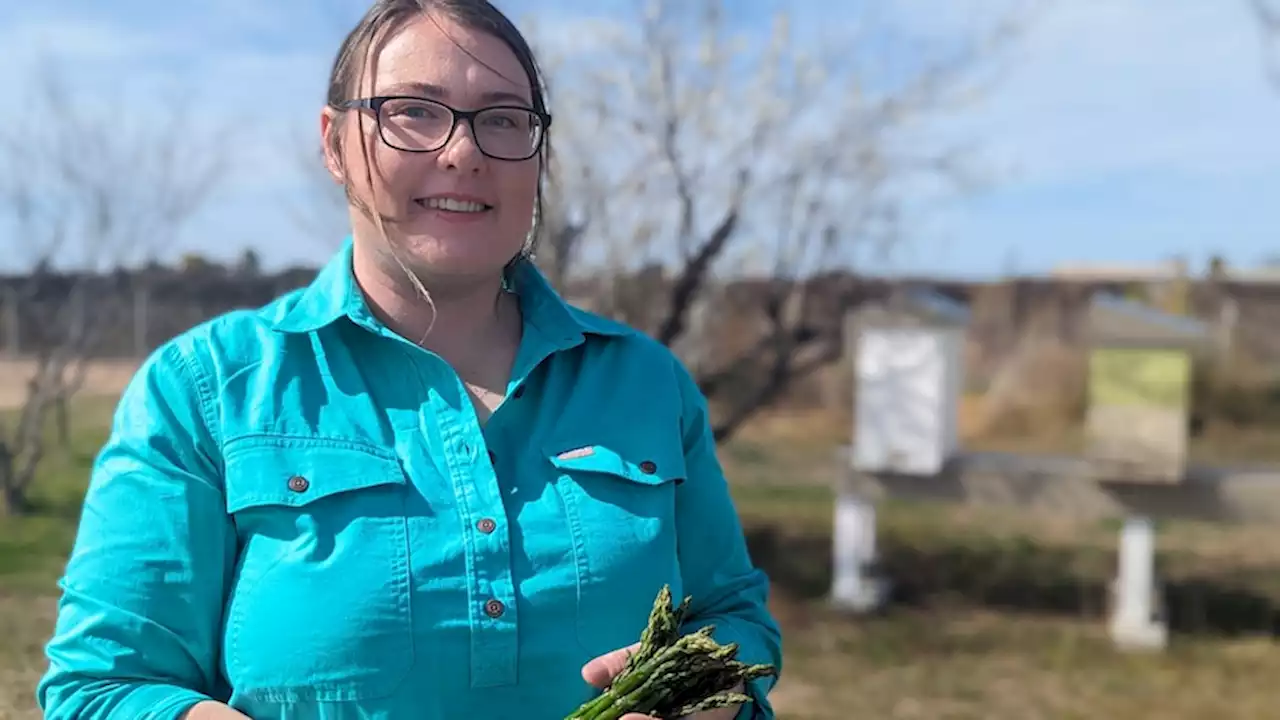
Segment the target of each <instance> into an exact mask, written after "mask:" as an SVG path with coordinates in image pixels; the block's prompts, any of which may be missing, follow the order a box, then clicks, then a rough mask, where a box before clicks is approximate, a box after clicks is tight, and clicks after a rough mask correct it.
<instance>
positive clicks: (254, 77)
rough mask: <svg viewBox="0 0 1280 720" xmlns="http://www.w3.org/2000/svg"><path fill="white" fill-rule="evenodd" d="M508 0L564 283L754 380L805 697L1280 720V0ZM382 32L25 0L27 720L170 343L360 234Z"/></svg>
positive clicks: (5, 699) (905, 709) (785, 693)
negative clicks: (545, 142) (61, 605)
mask: <svg viewBox="0 0 1280 720" xmlns="http://www.w3.org/2000/svg"><path fill="white" fill-rule="evenodd" d="M498 4H499V6H500V7H502V8H503V9H504V10H506V11H507V12H508V13H509V14H510V15H511V16H512V17H513V19H515V20H517V21H518V24H519V25H520V27H521V28H522V29H523V30H524V31H525V32H526V33H527V35H528V37H529V38H530V40H531V41H532V43H533V44H534V46H535V49H536V50H537V51H538V53H539V56H540V61H541V63H542V65H543V66H544V69H545V70H546V71H547V72H548V74H549V78H550V91H551V103H552V111H553V113H554V114H555V116H556V121H555V124H554V126H553V130H552V133H551V137H552V142H553V144H554V148H555V153H556V157H555V167H554V172H555V176H554V183H553V184H552V185H551V187H550V188H549V190H550V194H551V199H552V204H551V217H550V218H549V222H548V223H547V227H546V229H545V232H544V236H543V237H542V238H541V245H540V250H539V254H538V261H539V263H540V264H541V265H542V266H543V267H544V269H545V270H546V272H547V273H548V275H549V276H550V277H551V278H552V279H553V281H554V282H555V283H556V284H557V285H558V286H559V287H560V288H561V290H562V291H563V292H564V293H565V294H566V295H567V296H568V297H569V298H570V299H571V300H573V301H574V302H577V303H579V304H581V305H583V306H585V307H589V308H591V309H594V310H597V311H599V312H602V313H605V314H608V315H610V316H613V317H617V318H619V319H622V320H625V321H627V322H630V323H632V324H634V325H636V326H637V327H639V328H641V329H643V330H645V331H646V332H649V333H651V334H652V335H653V336H654V337H656V338H658V339H660V340H661V341H662V342H664V343H667V344H668V345H670V346H671V347H673V348H674V349H675V350H676V351H677V352H678V353H679V354H680V356H681V357H682V358H683V359H684V360H685V361H686V362H687V363H688V364H689V366H690V367H691V368H692V369H693V370H694V372H695V374H696V375H697V377H698V379H699V381H700V383H701V384H702V387H703V389H704V390H705V392H706V393H707V395H708V396H709V398H710V399H711V402H712V405H713V407H714V410H715V422H716V429H717V438H718V440H719V441H720V443H721V445H720V455H721V458H722V460H723V462H724V464H725V466H726V469H727V471H728V473H729V475H730V478H731V483H732V485H733V490H734V494H735V497H736V498H737V501H738V503H739V510H740V513H741V515H742V517H743V521H744V526H745V528H746V531H747V534H748V539H749V541H750V544H751V550H752V554H753V557H754V558H755V559H756V561H757V562H758V563H759V564H760V565H761V566H762V567H764V568H765V569H766V570H767V571H768V572H769V574H770V577H771V578H772V580H773V595H772V600H771V602H772V604H773V606H774V609H775V612H776V613H777V615H778V617H779V619H780V620H781V622H782V623H783V625H784V630H785V638H786V670H785V675H784V679H783V681H782V682H781V683H780V684H779V686H778V688H777V690H776V694H775V704H776V708H777V710H778V711H779V713H780V716H781V717H784V718H796V719H800V718H811V719H815V720H816V719H819V718H821V719H824V720H825V719H828V718H831V719H834V718H850V717H882V718H890V717H891V718H921V719H924V718H929V719H932V718H983V719H991V720H1005V719H1009V720H1013V719H1017V720H1030V719H1032V718H1086V717H1088V718H1095V717H1103V718H1162V719H1177V718H1206V717H1214V718H1263V717H1273V716H1274V712H1275V710H1274V707H1273V706H1274V698H1275V697H1276V695H1275V689H1274V683H1275V680H1274V678H1275V677H1276V675H1277V673H1278V672H1280V648H1278V647H1277V646H1276V644H1275V642H1274V637H1275V635H1276V633H1277V632H1280V610H1278V609H1277V602H1280V580H1277V578H1280V531H1277V530H1275V528H1276V527H1277V525H1276V522H1275V521H1276V520H1277V519H1278V518H1280V374H1278V373H1277V370H1280V3H1275V2H1274V1H1272V2H1271V3H1270V4H1269V3H1268V0H1110V1H1108V2H1101V1H1080V0H947V1H946V2H941V1H940V0H850V1H848V2H841V3H835V2H831V3H827V2H820V1H819V0H794V1H793V2H784V1H783V0H736V1H735V2H732V3H730V2H712V1H710V0H696V1H693V2H683V3H675V2H668V3H666V4H663V3H660V2H648V3H641V2H631V1H630V0H554V1H543V2H533V0H502V1H500V2H499V3H498ZM366 7H367V3H364V2H358V1H357V0H316V1H315V2H300V1H298V0H287V1H280V2H271V3H265V2H250V1H249V0H210V1H209V2H204V3H194V4H185V3H161V2H156V1H155V0H150V1H148V0H112V1H111V2H97V1H93V2H91V1H90V0H49V1H48V2H44V3H6V4H4V5H3V6H0V56H2V57H3V59H4V62H3V63H0V65H3V69H0V73H3V77H4V86H5V92H4V93H3V96H2V97H0V637H3V638H5V641H4V642H3V643H0V718H9V717H12V718H34V717H38V716H39V714H38V712H37V711H36V709H35V706H34V694H33V693H34V686H35V682H36V680H37V679H38V677H39V675H40V673H41V672H43V669H44V657H43V655H42V649H43V643H44V642H45V640H46V639H47V636H48V633H49V632H50V629H51V623H52V618H53V613H54V602H55V600H56V586H55V582H56V580H57V577H58V575H59V573H60V572H61V568H62V564H63V562H64V560H65V556H66V553H67V551H68V549H69V547H70V542H71V539H72V537H73V535H74V532H75V525H76V522H77V518H78V513H79V503H80V500H81V498H82V496H83V491H84V483H85V480H86V477H87V472H88V467H89V465H90V463H91V462H92V460H93V456H94V453H95V452H96V450H97V447H98V445H99V444H100V443H101V441H102V439H103V437H104V435H105V432H106V425H107V422H108V421H109V417H110V413H111V409H112V407H113V403H114V400H115V397H116V395H117V394H118V393H119V392H120V390H121V389H122V387H123V385H124V383H125V382H127V381H128V379H129V377H130V376H131V374H132V372H133V371H134V370H135V369H136V367H137V365H138V362H139V361H140V359H141V358H143V357H145V356H146V355H147V354H148V353H149V352H151V351H152V350H153V349H154V348H155V347H157V346H158V345H159V344H160V343H162V342H164V341H165V340H167V339H168V338H170V337H172V336H173V335H175V334H177V333H179V332H182V331H183V330H185V329H187V328H189V327H191V326H192V325H195V324H197V323H200V322H203V321H204V320H207V319H209V318H212V317H214V316H216V315H217V314H219V313H222V312H226V311H229V310H232V309H235V308H242V307H254V306H258V305H261V304H264V303H267V302H269V301H270V300H272V299H273V298H275V297H277V296H278V295H280V294H282V293H286V292H289V291H291V290H294V289H296V288H299V287H302V286H303V285H305V284H306V283H307V282H308V281H309V280H310V279H311V278H312V276H313V275H314V273H315V271H316V269H317V268H318V267H319V266H320V265H321V264H322V263H323V262H324V261H325V260H326V259H327V257H328V255H329V254H330V253H331V252H333V251H334V250H335V249H336V248H337V247H338V245H339V243H340V242H341V241H342V239H343V238H344V236H345V234H346V232H347V217H346V208H345V205H344V203H343V199H342V197H341V195H340V193H339V191H338V189H337V188H336V187H335V186H334V185H333V184H332V183H331V182H330V181H329V179H328V176H327V174H326V173H325V172H324V170H323V167H322V165H321V162H320V154H319V144H318V132H319V124H318V114H319V110H320V107H321V104H322V101H323V95H324V90H325V83H326V78H327V75H328V71H329V66H330V64H331V63H332V59H333V55H334V54H335V52H336V50H337V48H338V45H339V43H340V42H341V40H342V37H343V36H344V35H345V33H346V32H347V31H348V30H349V29H350V28H351V27H352V26H353V25H354V24H355V22H356V20H357V19H358V18H359V16H360V14H361V13H362V12H363V11H364V10H365V9H366Z"/></svg>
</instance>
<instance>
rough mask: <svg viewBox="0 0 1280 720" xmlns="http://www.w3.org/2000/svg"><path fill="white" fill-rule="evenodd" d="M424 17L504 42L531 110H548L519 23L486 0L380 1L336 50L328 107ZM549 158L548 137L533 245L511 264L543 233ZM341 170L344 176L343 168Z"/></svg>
mask: <svg viewBox="0 0 1280 720" xmlns="http://www.w3.org/2000/svg"><path fill="white" fill-rule="evenodd" d="M424 13H426V14H430V13H439V14H441V15H444V16H445V17H448V18H449V19H451V20H453V21H454V22H457V23H458V24H459V25H462V26H463V27H466V28H470V29H472V30H476V31H479V32H484V33H488V34H490V35H493V36H494V37H496V38H498V39H499V40H501V41H502V42H503V43H505V44H506V46H507V47H508V48H510V49H511V52H513V53H514V54H515V56H516V59H517V60H518V61H519V62H520V66H521V67H522V68H524V72H525V74H526V75H527V76H528V80H529V87H530V89H531V91H532V98H533V109H534V110H536V111H538V112H540V113H546V112H547V100H546V95H547V91H546V85H545V81H544V77H543V75H542V72H541V71H540V70H539V68H538V63H537V61H536V60H535V58H534V55H533V49H532V48H531V47H530V46H529V43H528V41H527V40H525V37H524V35H523V34H521V32H520V30H519V29H517V28H516V26H515V24H514V23H512V22H511V20H510V19H509V18H508V17H507V16H506V15H504V14H503V12H502V11H501V10H499V9H498V8H496V7H494V6H493V4H492V3H490V2H488V0H376V2H374V3H373V5H372V6H371V7H370V8H369V9H368V11H366V12H365V14H364V17H362V18H361V19H360V22H359V23H357V24H356V26H355V28H353V29H352V30H351V32H350V33H348V34H347V37H346V39H345V40H343V42H342V45H341V46H340V47H339V49H338V54H337V57H335V58H334V61H333V68H332V70H331V72H330V74H329V89H328V93H327V97H326V102H327V103H328V104H329V106H330V107H334V108H337V107H338V106H339V105H340V104H341V103H343V102H345V101H346V100H348V99H350V98H351V96H352V94H353V93H354V92H356V91H357V89H358V88H359V86H360V80H361V75H362V74H363V71H364V68H365V66H366V64H367V62H368V59H369V57H370V55H371V53H372V51H373V48H374V46H375V44H376V43H377V42H378V41H379V40H380V39H381V38H383V37H385V36H386V35H387V34H389V33H392V32H395V31H396V30H397V29H399V28H400V27H401V26H403V25H404V24H405V23H406V22H408V21H409V20H410V19H412V18H414V17H418V16H421V15H423V14H424ZM330 142H332V143H334V147H333V149H334V150H335V151H336V150H338V149H339V145H340V138H339V135H338V133H332V135H331V137H330ZM550 157H551V140H550V137H549V136H548V137H544V138H543V141H542V147H541V148H540V149H539V151H538V158H539V173H538V186H537V197H536V198H535V203H534V217H533V223H534V224H533V227H532V229H531V232H530V234H529V241H528V242H527V243H526V244H525V246H524V248H523V249H522V250H521V252H520V254H519V255H517V256H516V258H514V259H513V260H512V262H513V264H514V263H515V262H516V261H519V260H521V259H524V258H528V257H529V256H531V255H532V253H533V250H534V247H535V246H536V241H537V239H538V237H539V236H540V235H541V226H542V218H544V217H546V213H545V212H544V208H543V203H544V190H543V187H544V185H545V183H546V180H547V175H548V173H549V168H550V163H549V160H550ZM343 172H344V173H345V172H346V170H345V168H344V169H343ZM370 184H371V185H372V183H370ZM347 188H348V189H347V198H348V200H350V201H351V202H353V203H356V204H357V205H358V206H359V205H360V203H359V202H358V201H357V200H356V198H354V197H353V196H352V195H351V191H350V183H348V185H347ZM361 209H363V210H364V211H365V212H366V213H369V214H370V215H372V216H373V217H374V218H375V219H376V221H378V222H379V226H381V220H382V218H380V217H378V216H377V215H376V214H374V212H373V210H372V208H367V207H362V208H361Z"/></svg>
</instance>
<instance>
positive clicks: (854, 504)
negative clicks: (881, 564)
mask: <svg viewBox="0 0 1280 720" xmlns="http://www.w3.org/2000/svg"><path fill="white" fill-rule="evenodd" d="M833 544H834V547H833V548H832V550H833V555H832V557H833V560H834V563H833V565H834V567H833V568H832V582H831V601H832V603H833V604H834V605H836V606H837V607H839V608H841V609H845V610H852V611H855V612H869V611H873V610H877V609H879V608H880V607H881V606H882V605H884V602H885V600H886V599H887V595H888V584H887V583H886V582H885V581H884V580H882V579H880V578H877V577H875V576H874V575H873V574H872V568H873V565H874V563H875V561H876V508H875V505H874V504H873V503H872V502H871V501H869V500H867V499H866V498H865V497H863V496H862V495H860V494H859V493H857V492H854V491H853V490H852V489H851V488H849V487H847V486H844V484H842V487H840V489H839V491H838V492H837V494H836V509H835V531H834V533H833Z"/></svg>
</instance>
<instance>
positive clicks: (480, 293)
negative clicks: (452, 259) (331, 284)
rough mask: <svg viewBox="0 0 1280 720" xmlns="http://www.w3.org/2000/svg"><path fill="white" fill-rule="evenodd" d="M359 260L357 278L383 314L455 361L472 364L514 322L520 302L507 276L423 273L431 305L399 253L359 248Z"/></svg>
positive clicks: (415, 339) (410, 335) (401, 332)
mask: <svg viewBox="0 0 1280 720" xmlns="http://www.w3.org/2000/svg"><path fill="white" fill-rule="evenodd" d="M353 265H354V267H353V270H354V272H355V277H356V282H357V283H358V284H359V285H360V288H361V289H362V290H363V291H364V294H365V297H366V299H367V301H368V303H369V306H370V308H371V309H372V310H373V313H374V314H375V315H376V316H377V317H378V319H379V320H381V321H382V322H383V323H385V324H386V325H387V327H388V328H390V329H391V331H392V332H395V333H396V334H398V335H400V336H402V337H404V338H406V339H407V340H409V341H411V342H413V343H415V344H418V345H421V346H422V347H424V348H426V349H427V350H431V351H432V352H435V353H437V354H439V355H440V356H442V357H443V358H445V360H446V361H448V362H450V363H451V364H454V365H468V364H470V363H471V361H472V359H473V358H474V357H475V355H476V354H477V353H479V352H480V351H481V350H483V348H485V347H488V346H492V344H493V343H494V341H495V339H496V338H500V337H503V336H504V335H505V333H506V332H508V331H509V330H510V329H511V328H512V327H513V324H512V322H511V316H512V311H513V309H514V306H515V303H514V302H513V301H512V299H510V298H509V297H508V296H507V294H506V293H504V292H503V291H502V278H501V277H493V278H485V279H475V278H468V279H465V280H453V281H446V280H444V279H440V278H431V277H421V276H420V278H419V279H420V280H422V284H423V286H424V287H426V288H427V291H428V292H429V293H430V295H431V304H428V303H427V300H426V299H425V298H424V297H422V294H421V293H420V292H419V291H418V289H417V287H416V286H415V285H414V284H413V281H412V280H410V279H409V277H408V276H407V275H406V274H405V272H404V270H402V269H401V268H400V266H399V265H398V264H397V263H396V262H395V260H394V259H393V258H386V259H385V260H384V259H382V258H378V257H375V256H374V255H373V253H369V252H359V251H357V252H356V253H355V257H354V258H353ZM433 305H434V308H435V309H434V312H433V310H432V306H433ZM428 331H429V332H428Z"/></svg>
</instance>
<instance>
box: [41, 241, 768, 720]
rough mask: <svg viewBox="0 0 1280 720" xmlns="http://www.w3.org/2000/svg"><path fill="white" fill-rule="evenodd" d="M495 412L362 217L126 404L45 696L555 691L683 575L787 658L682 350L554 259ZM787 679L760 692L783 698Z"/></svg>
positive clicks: (64, 601) (449, 705) (198, 330)
mask: <svg viewBox="0 0 1280 720" xmlns="http://www.w3.org/2000/svg"><path fill="white" fill-rule="evenodd" d="M512 290H513V291H514V292H516V293H518V295H519V298H520V302H521V307H522V310H523V313H524V336H523V341H522V343H521V346H520V349H519V355H518V358H517V360H516V363H515V367H514V372H513V376H512V379H511V384H510V387H509V388H508V393H507V399H506V401H505V402H504V403H503V404H502V405H501V406H500V407H499V408H498V409H497V411H496V412H495V413H494V414H493V416H492V417H491V418H490V420H489V421H488V422H487V423H485V424H484V425H483V426H481V425H480V424H479V423H478V422H477V418H476V415H475V412H474V410H473V408H472V406H471V403H470V401H469V400H468V398H467V395H466V392H465V390H464V388H463V385H462V384H461V382H460V380H459V379H458V377H457V375H456V374H455V373H454V372H453V371H452V369H451V368H450V367H449V366H448V365H447V364H446V363H445V362H444V361H443V360H441V359H440V358H439V357H438V356H436V355H434V354H432V353H430V352H427V351H425V350H423V349H421V348H419V347H417V346H415V345H413V344H412V343H410V342H407V341H405V340H403V339H401V338H400V337H398V336H396V335H394V334H393V333H391V332H390V331H389V330H388V329H387V328H386V327H384V326H383V325H382V324H381V323H379V322H378V321H377V320H376V319H375V318H374V316H373V315H372V314H371V313H370V310H369V308H368V307H367V305H366V304H365V302H364V299H363V295H362V293H361V292H360V290H359V289H358V287H357V285H356V283H355V281H354V278H353V276H352V272H351V245H350V241H349V240H348V243H347V244H346V245H345V247H344V248H343V250H342V251H341V252H339V253H337V254H336V256H335V257H334V259H333V260H332V262H330V263H329V264H328V265H327V266H326V267H325V268H324V269H323V270H322V271H321V273H320V274H319V275H318V276H317V277H316V279H315V281H314V283H312V284H311V285H310V286H309V287H307V288H304V289H301V290H299V291H297V292H294V293H291V294H289V295H286V296H284V297H282V298H281V299H279V300H278V301H276V302H274V303H272V304H270V305H267V306H265V307H263V308H261V309H257V310H245V311H236V312H232V313H229V314H226V315H223V316H221V317H219V318H217V319H214V320H212V321H210V322H207V323H204V324H202V325H200V326H198V327H195V328H193V329H191V330H189V331H187V332H185V333H183V334H182V335H180V336H178V337H176V338H174V339H173V340H171V341H169V342H168V343H166V344H165V345H163V346H162V347H161V348H159V349H158V350H157V351H156V352H155V353H154V354H153V355H152V356H151V357H149V358H148V359H147V361H146V362H145V363H144V364H143V366H142V368H141V369H140V370H139V372H138V373H137V375H136V377H135V378H134V380H133V381H132V383H131V384H130V386H129V387H128V389H127V390H126V391H125V393H124V395H123V397H122V398H121V400H120V404H119V407H118V409H117V412H116V415H115V418H114V422H113V426H112V430H111V434H110V438H109V440H108V441H107V443H106V445H105V446H104V447H103V448H102V450H101V453H100V455H99V457H98V458H97V461H96V463H95V465H94V468H93V472H92V477H91V478H90V482H89V488H88V492H87V494H86V497H85V500H84V510H83V515H82V518H81V522H80V526H79V531H78V536H77V538H76V541H75V546H74V549H73V551H72V553H71V556H70V559H69V562H68V564H67V567H66V571H65V575H64V577H63V579H62V581H61V583H60V586H61V589H62V597H61V601H60V604H59V607H58V616H57V624H56V629H55V632H54V635H53V637H52V639H51V641H50V642H49V644H48V647H47V654H48V658H49V661H50V665H49V669H48V671H47V673H46V674H45V676H44V677H43V679H42V680H41V681H40V683H39V687H38V689H37V697H38V700H39V704H40V706H41V707H42V708H43V709H44V712H45V717H46V718H48V719H49V720H72V719H75V720H100V719H101V720H105V719H106V718H112V719H119V720H141V719H144V718H146V719H163V720H173V719H175V718H180V717H181V716H182V715H183V713H184V712H185V711H186V710H187V709H188V708H189V707H191V706H192V705H193V704H195V703H196V702H198V701H200V700H204V699H215V700H219V701H222V702H226V703H228V704H229V705H231V706H232V707H235V708H237V709H238V710H240V711H241V712H243V713H245V714H247V715H249V716H250V717H252V718H255V720H273V719H279V720H285V719H286V718H289V719H295V718H305V719H308V720H329V719H339V718H341V719H346V718H353V719H354V718H361V719H366V718H367V719H370V720H373V719H377V720H383V719H386V720H393V719H397V718H406V719H408V718H413V719H414V720H446V719H447V720H456V719H458V718H535V719H536V720H559V719H560V718H563V717H564V716H565V715H567V714H569V713H570V712H571V711H572V710H574V709H575V708H576V707H577V706H578V705H579V704H580V703H582V702H583V701H585V700H587V699H588V698H590V697H592V696H593V695H594V694H595V693H596V691H595V690H594V689H593V688H591V687H589V686H588V685H587V684H586V683H585V682H584V681H583V679H582V676H581V672H580V670H581V667H582V665H583V664H584V663H585V662H587V661H588V660H589V659H591V658H593V657H595V656H597V655H600V654H602V653H605V652H607V651H610V650H613V649H616V648H619V647H623V646H626V645H629V644H630V643H632V642H635V641H636V640H638V638H639V636H640V631H641V630H642V629H643V627H644V625H645V622H646V620H647V616H648V612H649V609H650V607H651V605H652V602H653V599H654V596H655V595H656V594H657V592H658V590H659V589H660V587H661V586H662V585H663V584H664V583H669V584H670V585H671V588H672V591H673V593H675V594H676V596H677V597H679V596H681V595H686V594H687V595H692V596H693V604H692V614H691V617H692V621H691V623H690V625H689V627H688V630H693V629H696V628H697V627H701V626H703V625H705V624H708V623H714V624H715V625H716V626H717V636H718V638H719V639H721V640H722V641H733V642H737V643H740V645H741V657H742V658H743V659H744V660H746V661H750V662H769V663H773V664H775V665H777V666H779V668H780V667H781V648H780V636H779V630H778V627H777V626H776V624H775V622H774V620H773V619H772V618H771V617H770V615H769V613H768V610H767V608H766V600H767V594H768V582H767V579H766V577H765V576H764V575H763V574H762V573H761V572H760V571H759V570H758V569H756V568H755V567H753V566H752V564H751V561H750V559H749V558H748V555H747V552H746V548H745V543H744V538H743V533H742V528H741V527H740V525H739V521H738V516H737V514H736V512H735V510H734V507H733V505H732V503H731V500H730V495H729V491H728V488H727V486H726V482H725V479H724V477H723V475H722V473H721V468H720V465H719V463H718V462H717V459H716V448H715V443H714V441H713V439H712V437H711V435H710V431H709V426H708V417H707V406H706V404H705V401H704V399H703V397H702V396H701V395H700V393H699V392H698V389H697V387H696V385H695V384H694V383H693V381H692V379H691V377H690V376H689V375H688V374H687V372H686V370H685V369H684V367H683V366H682V365H681V364H680V363H679V362H678V361H677V360H676V358H675V357H674V356H673V355H672V354H671V353H670V351H669V350H668V349H667V348H665V347H664V346H662V345H661V344H659V343H657V342H654V341H653V340H651V339H649V338H648V337H646V336H644V335H643V334H641V333H639V332H637V331H634V330H632V329H629V328H627V327H625V326H623V325H620V324H618V323H615V322H612V321H610V320H607V319H605V318H602V317H599V316H596V315H593V314H590V313H587V312H584V311H581V310H579V309H577V308H574V307H572V306H570V305H568V304H566V303H565V302H563V301H562V300H561V299H560V297H559V296H558V295H557V294H556V293H555V292H554V291H553V289H552V288H551V287H550V286H549V285H548V284H547V283H546V281H545V279H544V278H543V277H542V276H541V275H540V274H539V273H538V272H537V270H536V269H534V268H533V266H532V265H528V264H524V265H521V266H519V269H518V272H516V274H515V276H514V277H513V288H512ZM773 682H774V681H773V680H772V679H762V680H758V681H755V682H754V683H753V684H752V686H751V687H750V688H749V690H750V692H751V694H752V695H753V696H754V697H755V698H756V701H757V702H756V703H754V704H753V705H749V706H746V707H744V710H743V712H742V713H740V716H741V717H755V718H771V717H773V711H772V709H771V708H770V706H769V703H768V699H767V697H766V695H767V692H768V691H769V690H770V689H771V687H772V684H773Z"/></svg>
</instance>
